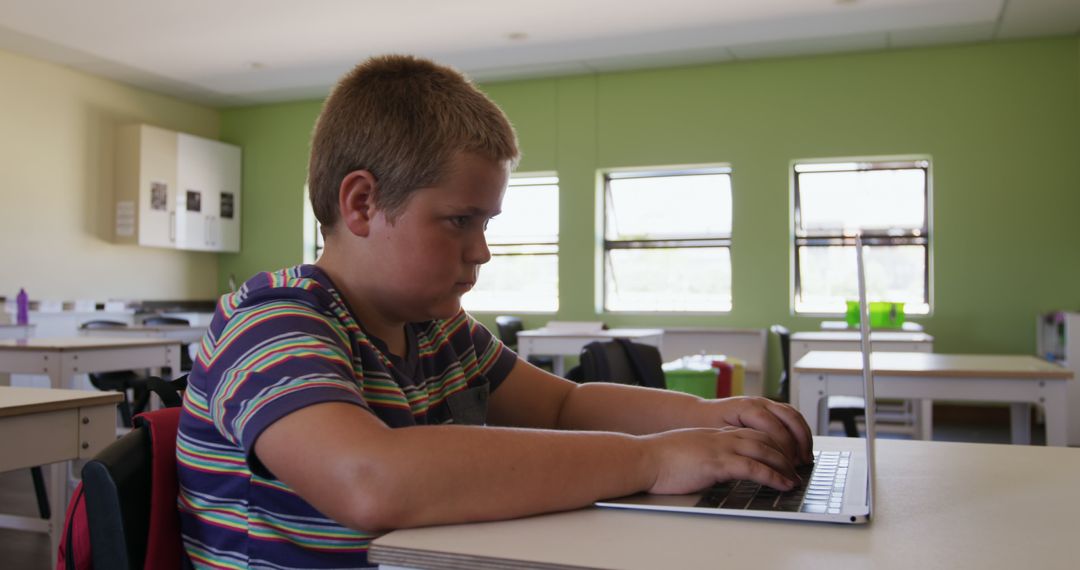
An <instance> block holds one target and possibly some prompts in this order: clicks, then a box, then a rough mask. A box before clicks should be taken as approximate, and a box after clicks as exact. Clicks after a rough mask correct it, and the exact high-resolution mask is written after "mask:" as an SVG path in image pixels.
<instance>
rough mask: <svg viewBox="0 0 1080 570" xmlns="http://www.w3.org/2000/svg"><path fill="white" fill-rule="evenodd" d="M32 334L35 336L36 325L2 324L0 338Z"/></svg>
mask: <svg viewBox="0 0 1080 570" xmlns="http://www.w3.org/2000/svg"><path fill="white" fill-rule="evenodd" d="M32 336H34V325H0V339H5V338H30V337H32Z"/></svg>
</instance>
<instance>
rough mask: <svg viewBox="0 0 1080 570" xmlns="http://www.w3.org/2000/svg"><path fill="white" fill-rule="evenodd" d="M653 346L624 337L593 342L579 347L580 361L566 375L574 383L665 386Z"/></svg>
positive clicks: (658, 352)
mask: <svg viewBox="0 0 1080 570" xmlns="http://www.w3.org/2000/svg"><path fill="white" fill-rule="evenodd" d="M660 365H661V361H660V351H659V350H657V348H656V347H655V346H652V345H648V344H640V343H636V342H633V341H631V340H630V339H626V338H616V339H614V340H610V341H593V342H590V343H589V344H587V345H585V347H584V348H582V349H581V364H580V365H578V366H575V367H574V368H573V369H572V370H570V372H569V374H567V376H566V377H567V378H569V379H570V380H574V381H575V382H616V383H619V384H633V385H638V386H646V387H649V388H666V387H667V384H666V383H665V382H664V371H663V369H661V367H660Z"/></svg>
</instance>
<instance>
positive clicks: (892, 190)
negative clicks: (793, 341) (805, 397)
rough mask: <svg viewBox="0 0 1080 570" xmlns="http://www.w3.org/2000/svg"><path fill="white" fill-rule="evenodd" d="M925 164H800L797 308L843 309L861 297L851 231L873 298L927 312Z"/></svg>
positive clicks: (927, 182) (807, 310) (797, 180)
mask: <svg viewBox="0 0 1080 570" xmlns="http://www.w3.org/2000/svg"><path fill="white" fill-rule="evenodd" d="M929 187H930V163H929V161H925V160H917V161H905V162H852V163H829V164H823V163H797V164H795V167H794V192H795V204H794V205H795V217H794V219H795V237H794V249H795V256H794V258H795V271H794V276H795V312H797V313H843V312H844V311H845V301H847V300H854V299H857V298H858V290H857V284H856V279H855V241H854V235H855V233H856V232H862V235H863V243H864V244H865V245H866V249H865V259H866V289H867V297H868V298H869V299H870V300H872V301H893V302H903V303H904V312H906V313H908V314H927V313H929V312H930V247H929V243H930V235H929V228H930V209H929V204H930V199H929V197H930V191H929Z"/></svg>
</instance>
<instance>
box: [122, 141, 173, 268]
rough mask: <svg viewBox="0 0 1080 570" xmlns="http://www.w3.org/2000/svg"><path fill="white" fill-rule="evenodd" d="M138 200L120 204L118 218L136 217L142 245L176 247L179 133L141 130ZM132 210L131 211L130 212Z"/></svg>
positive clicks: (139, 240) (138, 156) (137, 156)
mask: <svg viewBox="0 0 1080 570" xmlns="http://www.w3.org/2000/svg"><path fill="white" fill-rule="evenodd" d="M137 138H138V154H137V155H135V157H132V158H136V160H137V161H138V164H137V165H136V166H135V168H137V169H138V185H139V188H138V197H137V200H135V201H134V203H132V202H130V201H121V202H118V203H117V216H118V218H119V217H121V216H130V215H132V214H136V212H135V211H134V210H135V209H136V208H137V209H138V212H137V219H138V228H137V231H138V243H139V245H146V246H155V247H169V248H172V247H175V232H176V190H177V189H176V152H177V148H176V147H177V138H176V133H175V132H173V131H167V130H165V129H159V128H156V127H150V126H147V125H141V126H140V127H139V128H138V133H137ZM129 210H131V211H129Z"/></svg>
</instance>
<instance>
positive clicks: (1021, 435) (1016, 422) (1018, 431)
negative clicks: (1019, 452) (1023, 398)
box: [1009, 402, 1031, 445]
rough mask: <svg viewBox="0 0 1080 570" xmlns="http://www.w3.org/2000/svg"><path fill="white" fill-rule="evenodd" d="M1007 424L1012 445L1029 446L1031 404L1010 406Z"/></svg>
mask: <svg viewBox="0 0 1080 570" xmlns="http://www.w3.org/2000/svg"><path fill="white" fill-rule="evenodd" d="M1009 423H1010V428H1011V432H1012V443H1013V445H1031V404H1029V403H1027V402H1019V403H1015V404H1010V405H1009Z"/></svg>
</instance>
